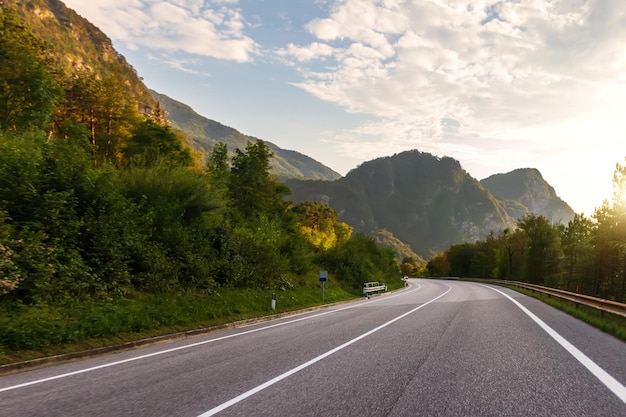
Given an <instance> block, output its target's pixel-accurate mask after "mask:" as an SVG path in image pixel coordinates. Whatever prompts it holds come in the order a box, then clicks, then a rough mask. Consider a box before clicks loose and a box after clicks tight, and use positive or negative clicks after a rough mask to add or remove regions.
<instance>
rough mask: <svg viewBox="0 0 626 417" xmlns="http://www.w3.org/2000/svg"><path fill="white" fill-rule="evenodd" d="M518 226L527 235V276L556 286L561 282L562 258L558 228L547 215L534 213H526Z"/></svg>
mask: <svg viewBox="0 0 626 417" xmlns="http://www.w3.org/2000/svg"><path fill="white" fill-rule="evenodd" d="M517 226H518V227H519V228H520V229H521V230H523V231H524V233H525V235H526V247H525V249H526V251H525V255H526V258H525V273H526V278H527V279H528V280H529V281H530V282H533V283H537V284H543V285H548V286H556V285H557V284H558V283H559V282H560V275H561V267H560V261H561V258H562V250H561V242H560V240H559V236H558V233H557V231H556V229H555V228H554V227H553V226H552V225H551V224H550V223H549V222H548V220H547V219H546V218H545V217H543V216H537V215H534V214H526V215H525V216H524V217H522V218H521V219H520V220H519V221H518V222H517Z"/></svg>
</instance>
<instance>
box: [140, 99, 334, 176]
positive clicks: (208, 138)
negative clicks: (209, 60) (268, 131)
mask: <svg viewBox="0 0 626 417" xmlns="http://www.w3.org/2000/svg"><path fill="white" fill-rule="evenodd" d="M150 92H151V93H152V96H153V97H154V99H155V100H157V101H158V102H159V103H160V105H161V108H162V109H163V111H164V112H165V115H166V118H167V120H168V121H169V122H170V123H171V125H172V127H174V128H175V129H177V130H180V131H181V132H183V133H184V134H185V136H186V137H187V138H188V140H187V141H186V142H187V143H188V145H189V146H191V147H192V148H193V149H194V150H195V151H196V152H198V153H200V154H201V155H202V157H203V159H205V158H206V156H207V155H208V154H209V152H211V150H212V149H213V147H214V146H215V144H216V143H219V142H223V143H226V144H227V145H228V148H229V152H230V154H231V155H232V154H233V153H234V150H235V149H244V148H245V147H246V144H247V143H248V142H256V141H257V140H258V139H257V138H255V137H252V136H248V135H244V134H243V133H240V132H239V131H237V130H236V129H233V128H232V127H228V126H224V125H223V124H221V123H219V122H216V121H214V120H210V119H207V118H206V117H203V116H201V115H199V114H198V113H196V112H195V111H194V110H193V109H192V108H191V107H189V106H187V105H186V104H183V103H181V102H178V101H176V100H174V99H172V98H170V97H168V96H166V95H164V94H159V93H157V92H156V91H152V90H151V91H150ZM265 143H266V144H267V146H268V147H269V149H270V150H271V151H272V153H273V154H274V157H273V158H272V159H271V163H270V165H271V167H272V173H274V174H276V175H278V176H279V177H281V178H311V179H323V180H335V179H337V178H340V177H341V175H339V174H338V173H336V172H335V171H333V170H332V169H330V168H328V167H327V166H325V165H323V164H321V163H319V162H317V161H316V160H314V159H313V158H310V157H308V156H306V155H303V154H301V153H299V152H296V151H289V150H285V149H281V148H279V147H278V146H276V145H275V144H273V143H271V142H267V141H266V142H265Z"/></svg>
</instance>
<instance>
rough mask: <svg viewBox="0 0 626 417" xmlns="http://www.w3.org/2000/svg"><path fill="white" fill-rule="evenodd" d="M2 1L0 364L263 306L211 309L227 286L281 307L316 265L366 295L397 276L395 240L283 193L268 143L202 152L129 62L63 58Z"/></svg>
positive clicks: (307, 287) (343, 292) (338, 283)
mask: <svg viewBox="0 0 626 417" xmlns="http://www.w3.org/2000/svg"><path fill="white" fill-rule="evenodd" d="M6 3H7V2H4V3H3V5H2V7H0V56H2V57H3V59H2V60H0V85H1V86H2V89H0V94H1V95H2V96H1V97H0V103H2V108H1V109H0V301H1V303H0V361H2V360H5V357H8V358H9V359H7V360H10V357H11V355H13V354H14V353H15V352H18V351H21V350H24V349H34V350H38V349H49V348H50V347H51V346H60V345H64V344H67V343H70V342H77V341H80V340H85V339H90V338H96V337H107V335H117V334H119V333H124V332H130V333H133V332H134V333H138V334H145V333H144V332H146V331H148V332H149V331H154V332H159V331H160V329H162V328H169V327H171V326H173V325H176V326H179V327H182V328H185V327H191V326H196V325H199V324H202V323H205V322H203V321H202V319H199V318H198V317H197V314H195V313H194V314H193V315H192V314H190V312H192V311H194V312H199V311H208V312H210V314H226V315H228V314H235V316H233V317H235V318H236V317H238V316H237V314H240V313H242V314H243V313H244V312H248V313H255V314H258V313H261V312H259V311H258V310H255V308H257V307H253V306H252V304H251V306H250V307H237V308H232V309H226V310H225V312H223V313H219V311H223V310H220V309H218V308H216V309H210V308H207V306H211V305H215V306H219V305H222V302H223V299H222V295H223V294H227V293H232V292H233V291H235V292H236V291H240V292H241V293H242V294H247V293H248V291H257V292H259V293H263V292H268V291H269V292H272V291H274V292H285V293H288V292H290V294H293V295H292V296H291V297H293V300H292V301H291V302H289V303H283V305H285V306H290V308H297V307H298V306H299V305H307V304H308V303H310V302H311V300H310V297H309V296H304V295H303V294H305V293H306V294H310V293H315V294H316V293H317V291H315V292H313V290H314V289H317V288H319V281H318V274H319V271H320V270H327V271H328V272H329V277H330V281H329V285H330V286H331V288H330V289H329V290H332V288H333V287H334V289H335V293H336V296H335V299H337V298H346V297H355V296H358V295H360V291H361V287H362V282H363V281H370V280H374V281H376V280H378V281H383V282H387V283H388V284H389V286H390V288H393V287H394V286H400V285H401V281H400V271H399V266H398V264H397V263H396V261H395V259H394V253H393V252H392V251H391V250H389V249H383V248H380V247H378V246H377V245H376V243H375V241H374V238H370V237H366V236H364V235H360V234H356V235H353V234H352V228H350V227H349V226H348V225H346V224H345V223H343V222H340V221H339V220H338V218H337V215H336V213H335V212H334V210H332V209H331V208H330V207H327V206H325V205H318V204H314V205H307V204H301V205H296V206H294V205H293V204H291V203H290V202H289V201H288V200H287V199H286V197H287V196H288V195H289V193H290V190H289V188H288V187H286V186H285V185H284V184H282V183H281V182H279V180H278V179H277V178H276V177H275V176H273V175H272V174H271V169H270V160H271V158H272V156H273V154H272V151H271V150H270V149H269V147H268V146H267V145H266V143H265V142H263V141H261V140H257V141H250V142H247V143H246V145H245V147H242V148H237V149H235V151H234V153H231V152H229V151H228V149H227V145H226V144H224V143H218V144H216V145H215V146H214V148H213V149H212V151H211V153H210V154H209V155H208V158H207V162H206V163H205V164H201V165H199V164H197V163H196V160H195V157H194V153H193V152H192V150H190V148H188V147H186V146H185V145H184V142H185V138H183V137H181V135H180V134H179V133H177V132H175V131H174V130H173V129H172V128H171V127H170V126H169V125H168V124H167V123H166V122H165V118H164V115H163V114H162V113H161V112H160V109H159V106H157V105H155V107H154V108H153V109H151V111H150V112H147V113H146V112H145V109H144V108H142V105H141V104H140V98H141V97H138V96H136V95H134V94H132V89H129V88H128V83H126V82H125V78H124V75H123V74H124V72H123V71H119V70H118V69H116V68H108V69H107V68H106V67H99V68H98V71H96V70H93V71H92V70H90V69H89V68H87V66H85V68H84V71H79V72H75V73H68V72H65V71H59V67H58V66H57V65H56V62H57V61H58V59H59V57H58V54H59V51H57V50H55V49H54V48H52V47H51V45H50V44H49V43H48V42H46V39H44V38H42V37H40V36H39V35H37V34H36V33H35V32H34V31H33V30H32V29H31V28H30V26H29V25H28V24H27V23H26V22H25V21H24V20H23V19H22V17H21V14H20V13H18V12H17V11H16V10H15V9H13V8H11V7H9V6H7V4H6ZM40 3H41V2H39V3H38V2H29V3H28V6H25V7H33V5H36V4H40ZM51 3H54V4H57V2H51ZM20 4H21V3H20ZM59 7H60V6H59ZM44 15H45V13H44ZM118 62H120V61H119V60H118ZM94 65H95V64H94ZM331 293H332V291H331ZM296 297H298V298H299V299H300V300H301V301H299V302H298V301H297V299H298V298H296ZM235 298H236V297H235ZM165 300H179V301H180V302H181V303H185V304H188V305H187V307H185V309H183V310H184V311H183V310H181V312H180V313H179V314H175V313H174V311H178V309H177V307H175V305H176V303H175V301H172V302H171V303H170V304H168V302H166V301H165ZM157 306H160V307H163V306H169V307H167V308H170V309H172V311H171V313H172V314H169V313H167V312H162V313H161V314H158V310H159V307H157ZM262 312H264V313H267V311H262ZM144 313H145V316H142V315H143V314H144ZM155 313H157V314H155ZM207 314H209V313H207ZM138 315H139V317H138ZM192 316H193V317H192ZM233 317H230V318H231V319H232V318H233ZM214 318H215V317H207V318H206V320H209V319H214ZM5 355H6V356H5Z"/></svg>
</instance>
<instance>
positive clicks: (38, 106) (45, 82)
mask: <svg viewBox="0 0 626 417" xmlns="http://www.w3.org/2000/svg"><path fill="white" fill-rule="evenodd" d="M61 93H62V90H61V89H60V87H59V86H58V85H57V83H56V81H55V80H54V77H53V75H52V64H51V61H50V59H49V58H48V54H47V50H46V46H45V44H44V42H42V41H41V40H39V39H38V38H37V37H36V36H35V35H34V34H33V33H32V32H31V30H30V29H29V28H28V27H26V26H25V25H24V24H23V23H21V21H20V19H19V17H18V16H17V13H16V12H15V11H14V10H13V9H11V8H8V7H0V129H1V130H15V131H23V130H28V129H45V128H46V127H47V125H48V123H49V122H50V120H51V118H52V115H53V114H54V110H55V105H56V103H57V102H58V101H59V100H60V99H61Z"/></svg>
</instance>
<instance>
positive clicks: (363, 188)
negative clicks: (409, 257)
mask: <svg viewBox="0 0 626 417" xmlns="http://www.w3.org/2000/svg"><path fill="white" fill-rule="evenodd" d="M287 185H288V186H289V187H290V188H291V190H292V193H293V194H292V197H293V199H294V201H295V202H301V201H304V200H312V201H321V202H325V203H327V204H329V205H330V206H331V207H333V208H334V209H335V210H336V211H337V213H338V214H339V218H340V220H341V221H344V222H346V223H348V224H349V225H351V226H352V227H354V228H355V230H356V231H358V232H363V233H367V234H370V233H376V232H378V231H379V230H380V229H385V230H387V231H389V232H391V233H392V234H393V235H394V236H395V237H396V238H398V239H400V240H401V241H402V242H405V243H408V244H409V245H411V247H412V248H413V250H414V251H415V252H416V253H417V254H418V255H420V256H423V257H424V258H429V257H430V255H431V254H432V253H433V252H438V251H441V250H444V249H447V248H448V247H449V246H450V245H452V244H454V243H459V242H464V241H475V240H478V239H482V238H484V237H485V236H486V235H487V234H488V233H489V232H491V231H499V230H503V229H505V228H512V227H514V224H515V220H514V219H513V218H511V216H509V214H508V213H507V211H506V209H505V207H504V206H503V205H502V203H501V202H500V201H498V200H497V199H496V198H495V197H494V196H493V195H492V194H491V193H490V192H489V191H488V190H486V189H485V188H484V187H483V186H482V185H481V184H480V182H478V180H476V179H474V178H473V177H472V176H470V175H469V174H468V173H467V172H466V171H465V170H463V169H462V168H461V165H460V164H459V162H458V161H456V160H454V159H452V158H449V157H443V158H439V157H436V156H434V155H431V154H429V153H424V152H419V151H417V150H413V151H407V152H402V153H400V154H396V155H393V156H391V157H384V158H378V159H375V160H373V161H369V162H365V163H363V164H362V165H360V166H359V167H358V168H355V169H353V170H352V171H350V172H349V173H348V175H346V176H345V177H344V178H341V179H339V180H336V181H333V182H328V181H303V180H288V181H287Z"/></svg>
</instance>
